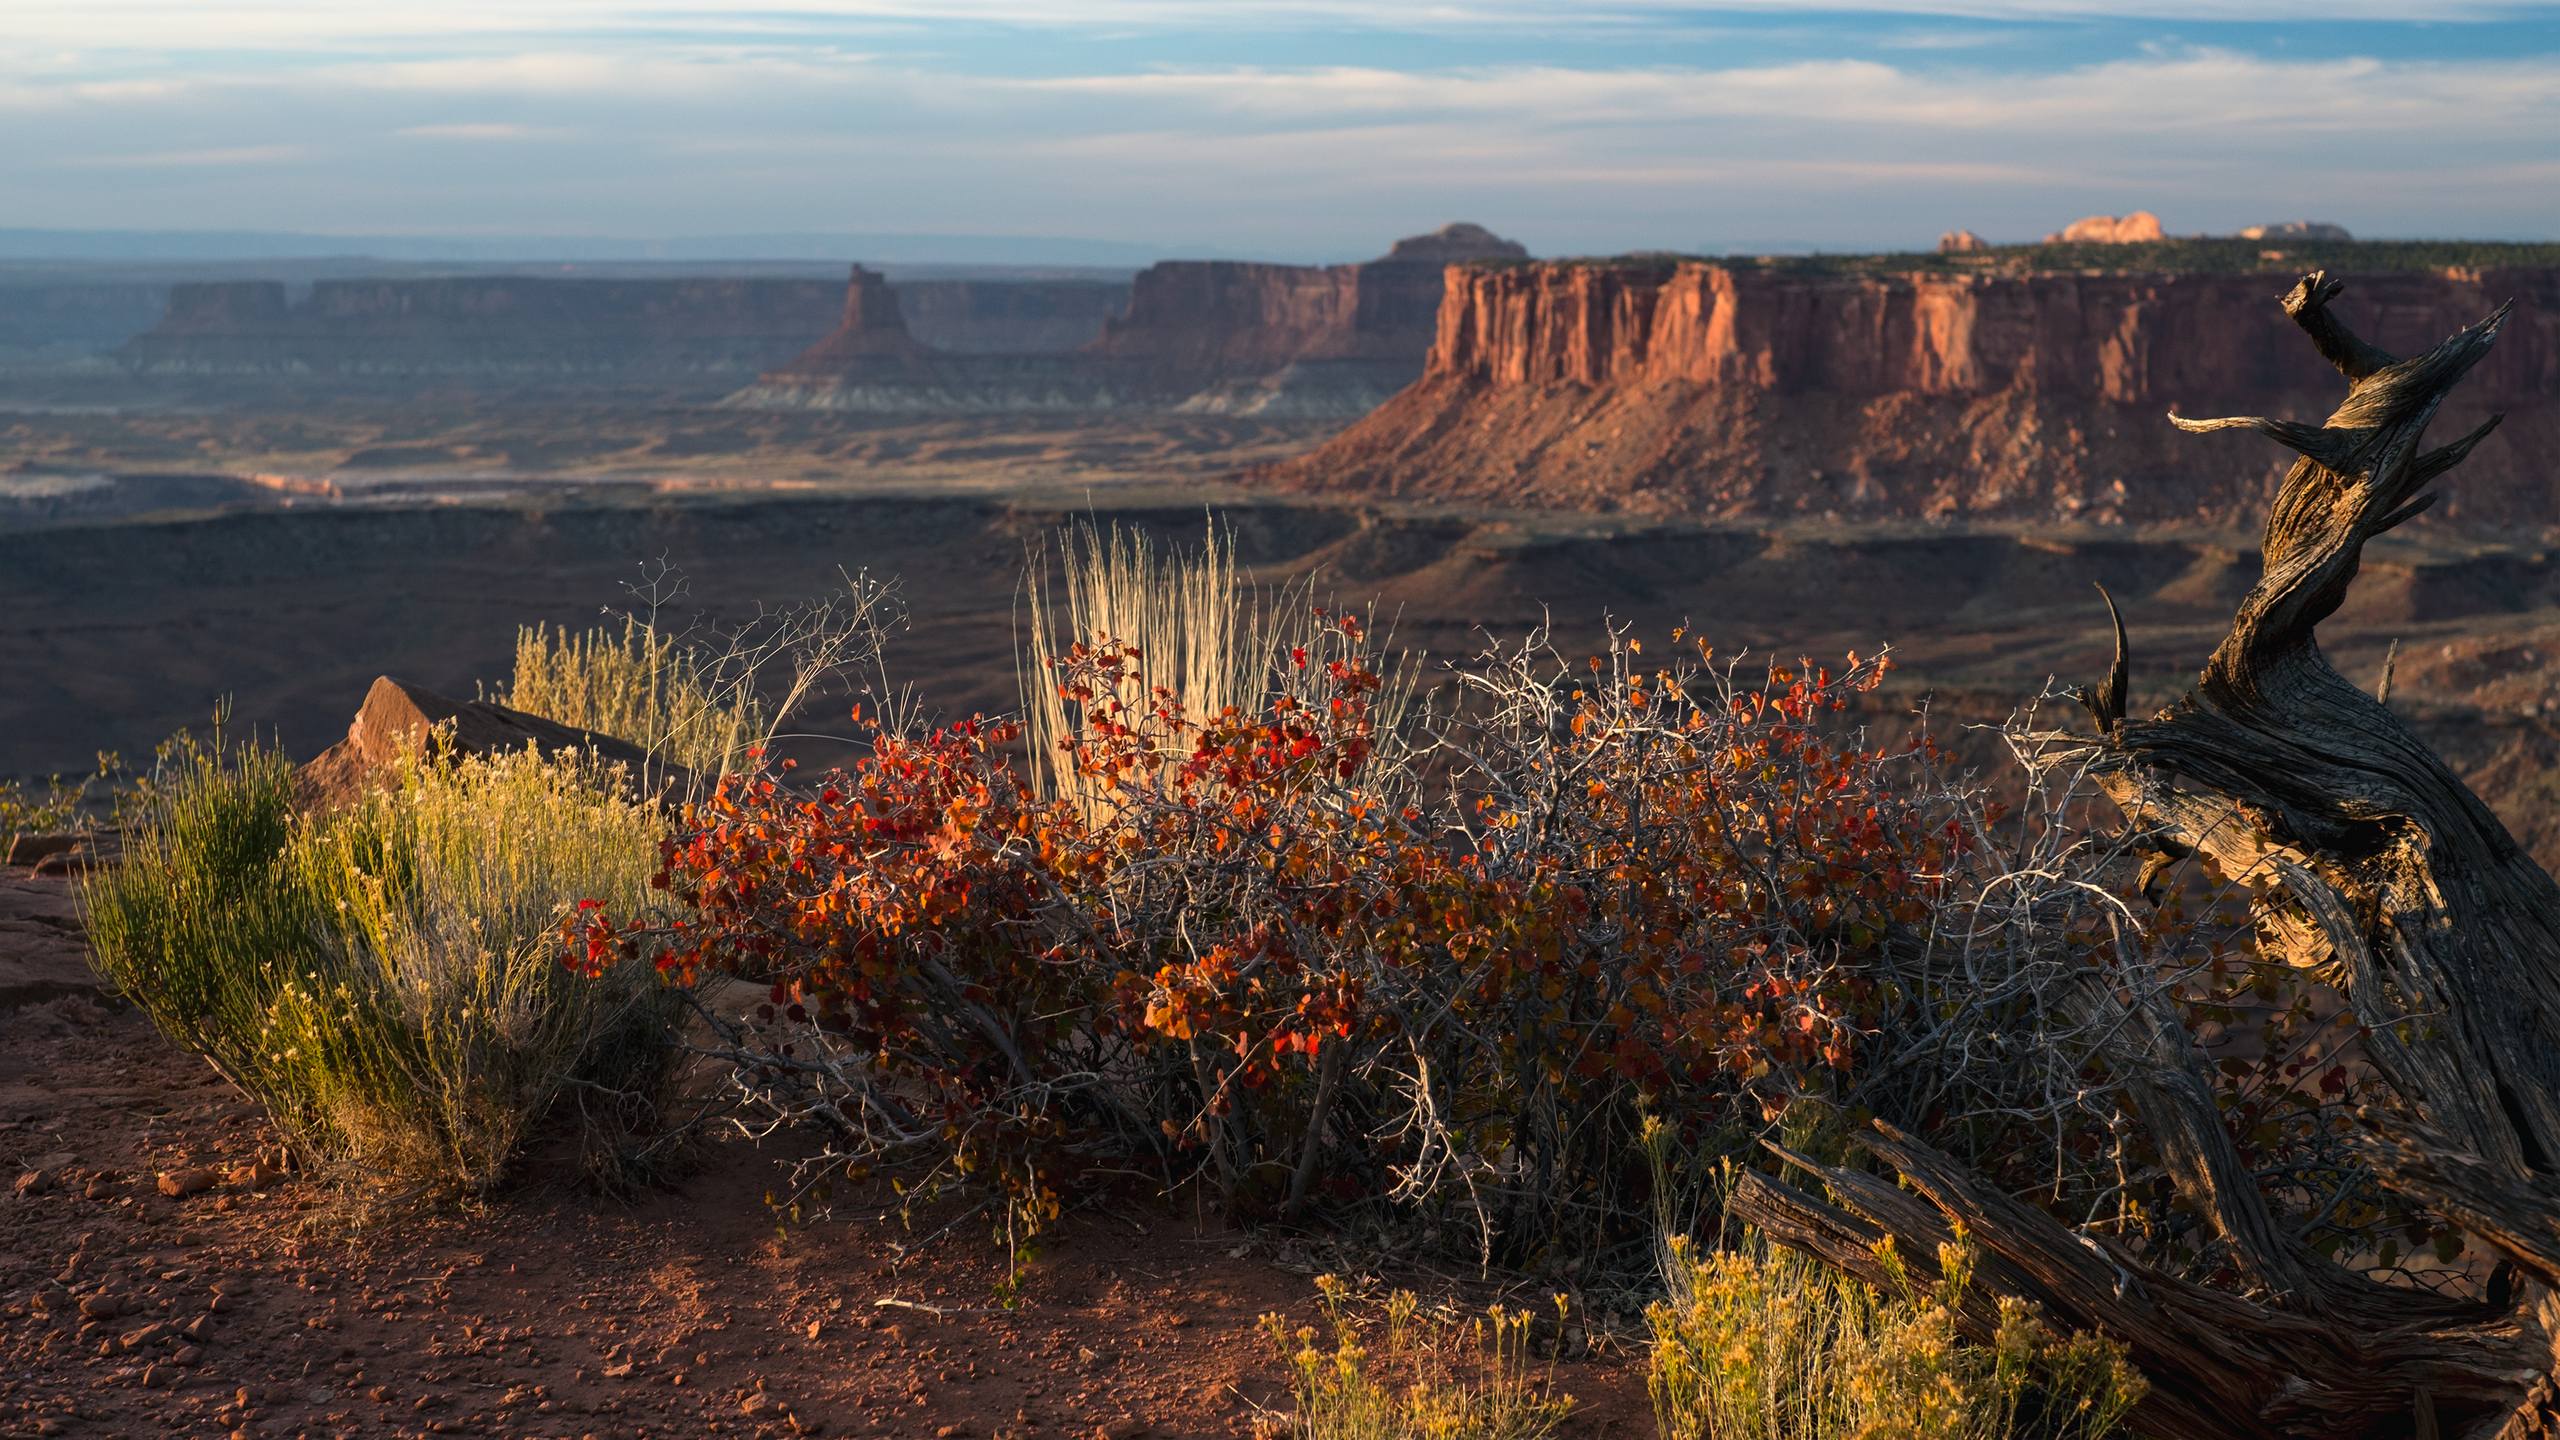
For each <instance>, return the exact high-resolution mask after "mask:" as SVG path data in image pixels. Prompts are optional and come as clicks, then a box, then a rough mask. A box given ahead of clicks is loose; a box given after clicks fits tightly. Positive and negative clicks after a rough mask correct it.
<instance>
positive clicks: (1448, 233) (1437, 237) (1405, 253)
mask: <svg viewBox="0 0 2560 1440" xmlns="http://www.w3.org/2000/svg"><path fill="white" fill-rule="evenodd" d="M1385 258H1386V260H1387V262H1388V263H1390V264H1395V263H1399V262H1405V263H1421V264H1430V265H1460V264H1465V263H1466V262H1468V261H1471V260H1526V259H1528V258H1529V247H1528V246H1526V245H1523V244H1521V243H1520V242H1519V241H1517V240H1505V239H1503V238H1502V237H1501V236H1499V235H1496V234H1494V233H1493V232H1492V231H1490V230H1487V229H1486V228H1484V227H1483V226H1481V225H1477V224H1473V223H1471V222H1469V221H1465V220H1461V221H1458V222H1457V223H1455V224H1452V225H1443V226H1441V227H1440V228H1439V229H1437V230H1434V231H1432V232H1431V233H1430V234H1428V235H1408V236H1406V237H1405V238H1404V239H1402V240H1399V241H1397V242H1396V243H1395V244H1394V245H1393V246H1391V247H1389V249H1388V250H1387V253H1386V257H1385Z"/></svg>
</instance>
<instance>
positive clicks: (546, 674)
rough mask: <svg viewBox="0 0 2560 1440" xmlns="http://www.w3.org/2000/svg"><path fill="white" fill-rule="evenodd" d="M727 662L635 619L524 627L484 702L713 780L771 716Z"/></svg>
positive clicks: (760, 736)
mask: <svg viewBox="0 0 2560 1440" xmlns="http://www.w3.org/2000/svg"><path fill="white" fill-rule="evenodd" d="M728 668H734V667H724V666H722V665H721V664H720V663H719V662H718V661H717V660H716V659H714V658H712V657H710V656H707V655H706V654H705V653H704V652H702V651H700V650H697V649H695V648H694V647H693V646H690V645H687V644H685V643H684V642H683V641H681V640H678V639H676V638H675V637H673V636H670V635H667V634H666V633H664V632H662V631H660V630H659V629H657V628H656V627H655V626H653V625H650V624H648V623H647V622H645V621H642V620H640V619H638V618H636V617H625V618H624V620H623V622H622V628H621V630H620V631H619V632H617V631H614V630H612V629H608V628H605V627H602V626H598V627H596V628H594V629H590V630H586V631H583V632H575V633H573V632H572V631H570V630H569V629H568V628H567V627H565V626H563V627H561V628H560V629H557V630H554V629H552V628H550V627H548V626H543V625H528V626H525V627H523V628H521V629H519V630H517V631H516V656H515V670H514V673H513V676H512V678H511V680H510V683H509V684H507V685H506V686H505V687H504V688H502V689H499V690H497V691H494V692H491V693H490V694H489V696H488V698H489V699H491V700H494V701H496V702H497V703H498V704H501V705H507V706H512V707H514V708H515V709H518V710H522V711H524V712H526V713H527V714H531V715H539V716H541V717H543V718H544V719H546V720H557V721H559V722H560V723H561V724H563V725H574V726H577V727H578V728H579V729H582V730H592V731H594V732H595V733H597V734H599V735H610V736H612V737H614V738H615V739H617V740H627V741H629V742H630V743H632V744H634V745H637V746H639V747H640V748H641V749H643V750H646V751H648V752H649V753H650V754H651V755H652V756H655V757H657V758H659V759H661V760H664V761H667V762H670V763H672V764H675V765H679V766H682V767H684V768H685V769H686V770H689V771H692V772H694V773H696V774H698V775H703V776H715V775H718V774H720V773H722V772H723V771H727V770H733V769H736V768H738V767H739V766H741V765H742V764H744V763H745V761H744V757H745V754H746V752H747V750H748V749H749V748H750V747H752V746H755V745H758V744H760V743H762V742H763V740H764V739H765V732H766V730H767V729H768V721H769V719H770V717H769V716H768V715H767V714H766V712H765V710H764V707H763V705H762V704H761V703H760V702H759V701H758V699H757V697H756V694H755V690H754V687H753V685H751V684H749V683H746V682H745V681H744V679H743V678H741V677H740V676H737V675H731V674H728V673H725V671H726V669H728Z"/></svg>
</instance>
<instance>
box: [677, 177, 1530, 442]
mask: <svg viewBox="0 0 2560 1440" xmlns="http://www.w3.org/2000/svg"><path fill="white" fill-rule="evenodd" d="M1528 258H1529V252H1528V250H1527V249H1526V248H1525V247H1523V246H1521V245H1519V244H1517V243H1516V242H1513V241H1510V240H1505V239H1503V238H1502V237H1501V236H1498V235H1496V234H1494V233H1493V232H1492V231H1490V230H1487V229H1485V228H1484V227H1483V226H1481V225H1473V224H1463V223H1462V224H1455V225H1449V226H1444V227H1443V228H1441V229H1439V230H1437V231H1434V232H1432V233H1431V234H1428V235H1419V236H1414V237H1411V238H1408V239H1404V240H1399V241H1397V242H1396V243H1395V244H1394V245H1393V246H1392V247H1390V248H1389V250H1388V251H1387V253H1386V255H1385V256H1384V257H1382V258H1380V259H1377V260H1372V261H1367V262H1365V263H1361V264H1354V265H1279V264H1269V263H1265V262H1260V261H1248V260H1167V261H1162V262H1159V263H1157V264H1154V265H1150V266H1148V267H1147V268H1146V269H1144V270H1142V271H1140V272H1139V273H1138V275H1137V278H1136V279H1135V280H1133V281H1132V282H1131V283H1130V286H1129V291H1128V304H1127V307H1126V308H1125V310H1123V311H1122V312H1121V313H1119V314H1117V315H1113V316H1110V317H1108V318H1106V319H1105V320H1104V321H1103V323H1102V325H1101V333H1100V334H1099V335H1095V336H1092V337H1091V338H1090V339H1089V340H1087V341H1086V342H1085V343H1082V344H1079V345H1075V346H1072V347H1061V348H1060V349H1058V350H1055V351H1050V352H1046V353H1040V352H1023V353H1015V354H1007V355H972V356H964V355H958V354H953V353H949V352H947V351H943V350H940V349H937V348H935V347H933V346H931V345H928V344H925V343H923V342H921V341H920V340H918V339H917V338H916V337H915V336H914V334H913V333H912V331H910V330H908V329H907V328H905V327H904V325H903V322H902V321H901V319H900V317H899V313H898V310H897V303H898V299H899V297H897V296H896V295H893V294H890V293H889V290H890V288H891V287H887V286H885V285H884V284H882V282H881V281H880V278H879V277H878V276H877V275H875V274H872V273H871V272H869V271H865V270H862V269H859V268H857V269H856V270H855V272H854V274H853V276H852V279H851V281H850V283H849V285H848V289H847V294H846V297H845V303H844V309H843V318H842V320H841V322H840V323H839V324H838V326H837V328H836V330H835V331H834V332H832V333H830V334H829V335H827V336H826V337H825V338H824V339H822V340H820V341H819V342H818V343H817V344H815V345H813V346H811V347H810V348H809V349H808V350H807V351H805V352H804V353H802V354H801V355H800V356H798V357H797V358H795V359H793V360H791V361H789V362H788V363H786V364H783V365H779V366H776V367H775V368H774V369H773V370H771V371H770V372H768V373H767V374H765V375H764V376H763V377H762V378H761V379H759V380H758V381H757V382H756V383H755V384H753V385H751V386H748V387H747V388H745V389H743V390H740V391H739V392H737V393H736V394H734V395H732V396H730V397H729V399H728V400H727V401H726V402H724V403H726V404H728V405H731V406H733V407H737V408H742V409H815V410H852V411H878V412H886V413H909V414H920V413H963V414H989V413H1009V412H1023V411H1079V410H1141V411H1158V412H1164V411H1170V412H1175V413H1187V414H1229V415H1260V416H1272V417H1279V416H1291V417H1337V416H1338V417H1342V418H1350V417H1352V416H1357V415H1362V414H1365V413H1367V412H1368V411H1369V410H1370V409H1372V408H1374V407H1375V406H1377V405H1378V404H1379V403H1381V402H1383V401H1384V400H1385V399H1386V398H1387V397H1388V396H1390V395H1393V394H1394V393H1395V392H1396V391H1398V390H1400V389H1402V388H1403V387H1404V386H1406V385H1407V384H1410V383H1411V382H1412V381H1413V380H1415V379H1416V378H1418V377H1419V376H1420V375H1421V374H1422V366H1423V360H1424V359H1425V357H1426V356H1427V355H1428V354H1429V353H1430V349H1431V338H1432V327H1433V324H1434V321H1435V318H1436V317H1437V316H1438V314H1439V311H1440V303H1441V296H1442V290H1443V286H1444V284H1445V283H1446V276H1447V275H1448V274H1449V273H1450V269H1449V267H1451V266H1453V265H1464V264H1471V263H1482V262H1488V261H1521V260H1526V259H1528Z"/></svg>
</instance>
